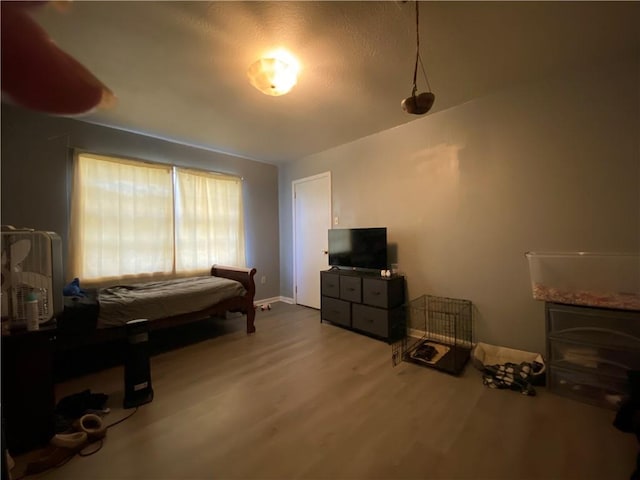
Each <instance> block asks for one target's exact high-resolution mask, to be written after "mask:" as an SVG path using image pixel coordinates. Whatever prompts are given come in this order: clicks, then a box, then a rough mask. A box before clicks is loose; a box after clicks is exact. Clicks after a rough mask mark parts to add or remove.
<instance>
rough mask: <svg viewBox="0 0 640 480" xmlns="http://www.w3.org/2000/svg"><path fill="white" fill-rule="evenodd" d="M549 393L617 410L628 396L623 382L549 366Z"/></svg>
mask: <svg viewBox="0 0 640 480" xmlns="http://www.w3.org/2000/svg"><path fill="white" fill-rule="evenodd" d="M548 373H549V391H551V392H553V393H557V394H559V395H564V396H567V397H571V398H573V399H575V400H579V401H582V402H586V403H591V404H594V405H598V406H600V407H605V408H611V409H617V408H618V407H619V406H620V404H621V403H622V402H623V401H624V400H625V398H627V396H628V386H627V383H626V382H625V381H623V380H620V379H616V378H613V377H607V376H604V375H595V374H590V373H584V372H580V371H577V370H571V369H564V368H558V367H554V366H553V365H550V366H549V370H548Z"/></svg>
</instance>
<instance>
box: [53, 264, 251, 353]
mask: <svg viewBox="0 0 640 480" xmlns="http://www.w3.org/2000/svg"><path fill="white" fill-rule="evenodd" d="M210 273H211V275H210V276H200V277H189V278H180V279H174V280H167V281H160V282H145V283H137V284H121V285H114V286H111V287H108V288H101V289H97V290H88V291H86V292H85V293H86V294H85V296H83V297H80V296H79V297H67V298H66V299H65V309H64V312H63V314H62V315H60V317H59V318H58V319H57V333H56V335H57V342H56V343H57V344H58V346H59V348H62V349H68V348H73V347H76V346H80V345H83V346H86V345H91V344H95V343H101V342H108V341H111V340H117V339H122V338H124V337H125V334H126V322H128V321H130V320H135V319H139V318H145V319H148V320H149V330H150V331H152V332H153V331H155V330H160V329H165V328H168V327H174V326H177V325H181V324H186V323H189V322H194V321H198V320H203V319H206V318H208V317H211V316H214V315H219V314H224V313H225V312H228V311H230V312H241V313H242V314H244V316H245V317H246V331H247V333H253V332H255V325H254V320H255V309H254V296H255V281H254V276H255V274H256V269H255V268H241V267H228V266H220V265H214V266H213V267H211V272H210Z"/></svg>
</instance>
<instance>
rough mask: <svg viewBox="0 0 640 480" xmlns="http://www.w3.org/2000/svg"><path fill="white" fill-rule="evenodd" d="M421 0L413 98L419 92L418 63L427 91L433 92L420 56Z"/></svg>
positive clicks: (418, 9) (417, 9)
mask: <svg viewBox="0 0 640 480" xmlns="http://www.w3.org/2000/svg"><path fill="white" fill-rule="evenodd" d="M419 4H420V2H419V0H416V64H415V66H414V67H413V91H412V93H411V95H412V96H414V97H415V96H416V92H417V91H418V85H417V80H418V63H420V68H421V69H422V74H423V75H424V79H425V81H426V82H427V89H428V91H429V92H430V91H431V85H429V79H428V78H427V72H426V70H425V69H424V64H423V63H422V57H421V56H420V8H419Z"/></svg>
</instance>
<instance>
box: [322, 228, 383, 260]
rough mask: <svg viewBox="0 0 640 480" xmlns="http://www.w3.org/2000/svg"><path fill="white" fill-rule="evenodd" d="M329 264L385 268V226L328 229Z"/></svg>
mask: <svg viewBox="0 0 640 480" xmlns="http://www.w3.org/2000/svg"><path fill="white" fill-rule="evenodd" d="M329 265H331V266H332V267H348V268H363V269H365V268H367V269H376V270H386V269H387V267H388V264H387V229H386V227H378V228H332V229H330V230H329Z"/></svg>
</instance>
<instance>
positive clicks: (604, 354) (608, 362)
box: [549, 339, 640, 381]
mask: <svg viewBox="0 0 640 480" xmlns="http://www.w3.org/2000/svg"><path fill="white" fill-rule="evenodd" d="M549 361H550V362H551V363H552V364H554V365H557V366H559V367H565V368H576V367H578V368H582V369H585V370H590V371H592V372H593V373H594V374H597V375H607V376H611V377H617V378H620V379H622V380H623V381H624V380H626V379H627V372H628V371H629V370H638V369H640V350H637V351H634V350H624V349H618V350H616V349H613V348H608V347H602V346H591V345H582V344H575V343H570V342H563V341H561V340H553V339H550V340H549Z"/></svg>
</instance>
